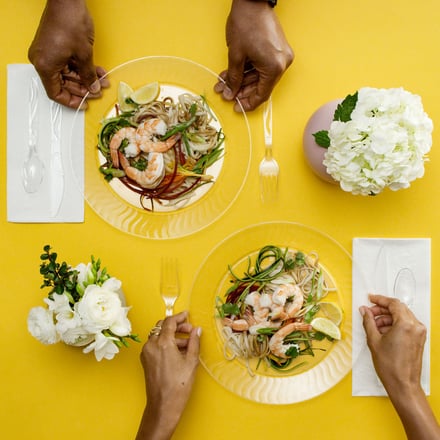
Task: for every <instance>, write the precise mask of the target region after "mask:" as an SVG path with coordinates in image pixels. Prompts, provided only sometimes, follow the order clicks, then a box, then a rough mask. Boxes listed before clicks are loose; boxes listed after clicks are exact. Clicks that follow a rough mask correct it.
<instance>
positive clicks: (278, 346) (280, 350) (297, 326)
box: [269, 322, 312, 359]
mask: <svg viewBox="0 0 440 440" xmlns="http://www.w3.org/2000/svg"><path fill="white" fill-rule="evenodd" d="M311 330H312V326H311V325H310V324H306V323H304V322H292V323H290V324H287V325H285V326H284V327H281V328H280V329H279V330H278V331H277V332H276V333H275V334H274V335H273V336H272V337H271V338H270V341H269V350H270V351H271V352H272V353H273V354H274V355H275V356H278V357H280V358H283V359H288V356H287V355H286V351H287V350H288V349H289V348H290V347H292V346H295V345H297V344H283V341H284V338H285V337H286V336H288V335H289V334H290V333H292V332H294V331H311Z"/></svg>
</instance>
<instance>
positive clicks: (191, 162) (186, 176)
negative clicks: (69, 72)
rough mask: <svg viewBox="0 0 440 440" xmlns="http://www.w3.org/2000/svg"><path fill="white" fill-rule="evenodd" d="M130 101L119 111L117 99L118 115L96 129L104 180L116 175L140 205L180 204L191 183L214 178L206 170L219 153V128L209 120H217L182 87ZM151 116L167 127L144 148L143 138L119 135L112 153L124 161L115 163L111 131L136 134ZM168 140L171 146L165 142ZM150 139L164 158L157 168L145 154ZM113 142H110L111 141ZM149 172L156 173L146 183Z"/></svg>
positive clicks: (194, 186)
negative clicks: (178, 91) (160, 96)
mask: <svg viewBox="0 0 440 440" xmlns="http://www.w3.org/2000/svg"><path fill="white" fill-rule="evenodd" d="M133 106H135V108H134V110H132V111H129V112H123V113H120V111H119V107H118V105H116V114H117V115H116V116H114V117H111V118H107V119H105V120H104V121H103V123H102V127H101V130H100V132H99V135H98V149H99V151H100V152H101V153H102V155H103V156H104V159H105V162H104V163H103V164H102V165H101V166H100V171H101V172H102V173H103V174H104V177H105V179H106V180H108V181H110V180H112V179H113V178H117V179H119V180H120V181H121V182H122V183H123V184H124V185H125V186H126V187H127V188H128V189H129V190H131V191H133V192H135V193H137V194H138V195H139V202H140V205H141V206H142V207H143V208H144V209H146V210H154V207H155V204H156V203H157V204H160V205H163V206H174V207H176V208H178V207H181V206H183V205H185V204H186V203H187V202H188V201H189V200H190V199H191V197H192V196H193V194H194V191H195V190H196V189H198V188H200V187H201V186H203V185H206V184H213V183H214V181H213V177H212V176H209V175H208V174H207V173H206V171H207V169H208V168H209V167H210V166H211V165H213V164H214V163H215V162H217V161H218V160H219V159H220V158H221V157H222V155H223V142H224V135H223V132H222V130H221V129H217V128H216V127H215V126H214V125H215V124H214V123H215V122H217V121H216V120H215V117H214V115H213V114H212V112H211V110H210V108H209V106H208V104H207V103H206V100H205V99H204V98H203V97H201V96H196V95H192V94H190V93H182V94H181V95H179V96H178V98H177V100H174V99H173V98H171V97H166V98H163V99H160V100H154V101H152V102H150V103H148V104H143V105H136V104H133ZM155 120H160V121H163V122H161V124H165V127H166V128H165V132H164V133H151V140H150V141H148V152H147V151H146V150H147V146H145V145H144V142H145V141H143V140H139V137H136V138H135V139H136V141H134V140H133V139H127V138H124V139H123V140H122V141H121V142H120V145H119V146H118V147H117V153H116V156H118V155H119V157H121V155H123V156H124V158H122V159H123V162H122V164H121V163H116V162H115V159H114V158H113V159H112V151H111V150H112V148H111V145H112V144H111V142H112V139H113V137H114V136H115V134H116V133H118V132H119V134H118V136H119V137H122V136H123V135H122V134H121V133H122V132H123V133H124V134H125V133H126V128H128V129H129V130H131V131H130V133H132V132H134V133H136V135H137V133H138V131H139V130H140V129H141V128H142V127H144V123H145V122H146V121H149V122H152V121H155ZM121 129H124V131H120V130H121ZM134 136H135V135H133V137H134ZM119 137H118V139H119ZM167 142H168V143H169V144H172V146H170V147H169V145H168V143H167ZM130 143H131V145H130ZM164 143H167V148H169V149H168V150H167V151H159V147H158V146H159V144H160V145H163V144H164ZM114 144H116V142H114ZM151 144H153V148H154V150H153V151H154V152H155V154H156V155H157V154H160V155H161V156H162V158H163V165H161V166H162V168H160V173H159V171H158V170H159V167H158V166H154V164H153V162H152V166H151V167H150V166H149V165H150V162H149V161H150V160H153V159H151V157H150V156H149V153H150V148H151ZM127 145H128V146H127ZM112 147H113V149H114V148H115V147H114V145H112ZM133 148H134V149H135V150H136V149H137V152H136V153H133V152H132V150H133ZM127 151H128V152H127ZM113 154H114V153H113ZM161 161H162V159H161ZM119 162H121V161H119ZM154 173H157V174H158V175H157V176H156V175H154V180H153V178H152V181H151V183H150V181H148V183H145V180H146V179H147V177H146V176H148V177H149V176H150V174H154ZM128 174H129V175H128Z"/></svg>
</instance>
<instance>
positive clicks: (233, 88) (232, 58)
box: [223, 51, 246, 101]
mask: <svg viewBox="0 0 440 440" xmlns="http://www.w3.org/2000/svg"><path fill="white" fill-rule="evenodd" d="M245 62H246V58H245V57H242V56H240V55H238V56H237V55H235V54H232V51H229V62H228V70H227V74H226V78H225V82H226V85H225V88H224V89H223V98H224V99H226V100H227V101H231V100H233V99H234V97H235V96H236V95H237V93H238V91H239V90H240V88H241V84H242V80H243V74H244V67H245Z"/></svg>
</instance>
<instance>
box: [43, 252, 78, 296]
mask: <svg viewBox="0 0 440 440" xmlns="http://www.w3.org/2000/svg"><path fill="white" fill-rule="evenodd" d="M43 250H44V253H42V254H41V255H40V260H42V263H41V265H40V274H41V275H43V284H42V285H41V286H40V288H41V289H43V288H45V287H51V288H52V289H51V291H50V292H49V298H52V295H53V293H57V294H59V295H62V294H63V293H64V291H67V292H68V293H69V294H70V295H71V296H72V297H73V298H74V299H76V298H79V295H78V293H77V292H76V283H77V280H78V272H77V271H76V270H74V269H72V268H71V267H70V266H69V265H68V264H67V263H66V262H65V261H63V262H62V263H58V262H57V257H58V254H57V253H56V252H51V247H50V246H49V245H48V244H47V245H45V246H44V247H43Z"/></svg>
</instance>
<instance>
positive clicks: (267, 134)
mask: <svg viewBox="0 0 440 440" xmlns="http://www.w3.org/2000/svg"><path fill="white" fill-rule="evenodd" d="M263 128H264V144H265V150H264V158H263V160H262V161H261V162H260V167H259V174H260V195H261V199H262V201H263V202H264V203H270V202H273V201H275V199H276V197H277V193H278V174H279V172H280V167H279V165H278V162H277V161H276V160H275V159H274V158H273V154H272V97H270V98H269V99H268V101H267V102H266V103H265V104H264V107H263Z"/></svg>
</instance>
